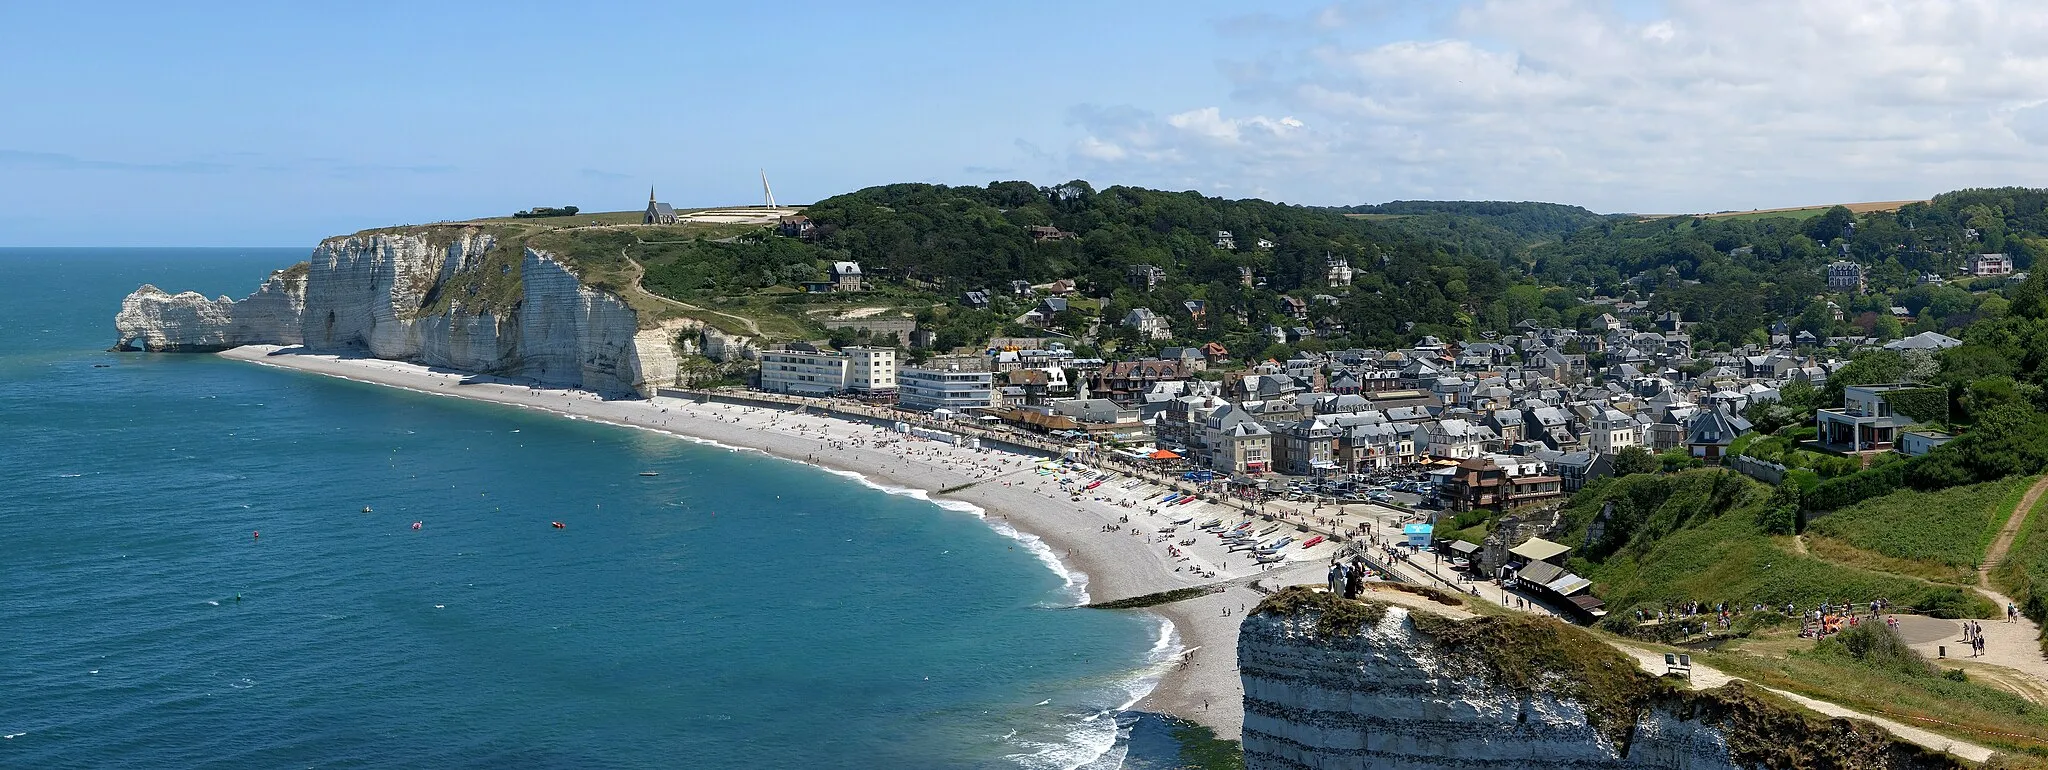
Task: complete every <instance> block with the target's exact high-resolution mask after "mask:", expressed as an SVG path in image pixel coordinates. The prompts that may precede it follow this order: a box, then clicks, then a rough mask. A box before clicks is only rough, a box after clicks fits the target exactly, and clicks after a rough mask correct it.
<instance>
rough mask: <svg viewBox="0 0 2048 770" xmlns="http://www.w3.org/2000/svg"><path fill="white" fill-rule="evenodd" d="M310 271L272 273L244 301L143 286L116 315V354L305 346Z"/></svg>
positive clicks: (301, 268)
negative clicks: (303, 324) (302, 330)
mask: <svg viewBox="0 0 2048 770" xmlns="http://www.w3.org/2000/svg"><path fill="white" fill-rule="evenodd" d="M305 268H306V266H305V265H303V264H300V265H295V266H292V267H289V268H286V269H284V270H279V271H277V272H274V273H271V274H270V277H269V278H267V279H265V280H264V281H263V285H262V286H259V287H257V289H256V293H254V294H251V295H249V296H248V297H245V298H243V299H242V300H241V301H239V302H238V301H235V300H231V299H228V298H227V297H221V298H218V299H207V298H206V297H205V296H204V295H202V294H200V293H198V292H194V291H187V292H181V293H178V294H171V293H169V292H166V291H164V290H162V289H159V288H157V287H155V286H151V285H149V284H143V285H142V288H139V289H136V290H135V292H134V293H132V294H129V295H128V297H127V298H126V299H123V300H121V312H120V313H118V314H116V315H115V316H114V330H115V332H116V333H117V334H118V337H117V338H116V340H115V342H114V348H115V349H116V350H138V349H139V350H148V351H152V352H179V353H185V352H193V353H206V352H212V351H217V350H226V349H228V348H232V347H237V346H240V345H256V344H273V345H296V344H299V341H300V337H299V327H300V323H301V320H300V319H301V318H303V317H304V315H305V310H306V269H305Z"/></svg>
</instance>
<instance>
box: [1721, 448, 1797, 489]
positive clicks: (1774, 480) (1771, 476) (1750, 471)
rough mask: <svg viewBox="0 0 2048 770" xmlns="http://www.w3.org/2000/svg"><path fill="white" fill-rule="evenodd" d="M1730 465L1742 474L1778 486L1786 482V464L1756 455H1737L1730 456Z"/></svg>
mask: <svg viewBox="0 0 2048 770" xmlns="http://www.w3.org/2000/svg"><path fill="white" fill-rule="evenodd" d="M1728 467H1730V468H1734V469H1735V470H1736V471H1738V472H1740V473H1741V474H1742V475H1744V476H1748V477H1750V478H1753V479H1756V480H1757V481H1761V482H1763V483H1765V484H1770V485H1773V486H1776V485H1778V484H1783V483H1785V466H1783V465H1779V464H1777V463H1774V462H1771V461H1769V460H1758V459H1756V458H1754V457H1748V456H1745V455H1736V456H1734V457H1732V458H1729V460H1728Z"/></svg>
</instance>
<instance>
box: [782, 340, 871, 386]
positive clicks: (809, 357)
mask: <svg viewBox="0 0 2048 770" xmlns="http://www.w3.org/2000/svg"><path fill="white" fill-rule="evenodd" d="M761 389H762V390H765V391H768V392H770V393H788V394H791V395H798V396H836V395H840V394H842V393H849V392H851V393H854V394H857V395H861V396H886V395H888V394H890V393H893V392H895V390H896V351H895V350H894V349H892V348H847V349H845V350H821V349H819V348H817V347H816V346H813V345H808V344H804V343H797V344H793V345H790V346H789V347H788V348H787V349H784V350H764V351H762V352H761Z"/></svg>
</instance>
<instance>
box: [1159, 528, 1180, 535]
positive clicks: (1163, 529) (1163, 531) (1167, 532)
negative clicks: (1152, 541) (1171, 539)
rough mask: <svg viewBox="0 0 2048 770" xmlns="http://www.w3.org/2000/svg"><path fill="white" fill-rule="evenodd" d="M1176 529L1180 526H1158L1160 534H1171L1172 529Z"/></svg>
mask: <svg viewBox="0 0 2048 770" xmlns="http://www.w3.org/2000/svg"><path fill="white" fill-rule="evenodd" d="M1176 529H1180V528H1179V527H1160V528H1159V534H1162V535H1171V534H1173V531H1174V530H1176Z"/></svg>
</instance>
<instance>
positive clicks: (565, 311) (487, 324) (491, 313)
mask: <svg viewBox="0 0 2048 770" xmlns="http://www.w3.org/2000/svg"><path fill="white" fill-rule="evenodd" d="M512 249H517V252H516V254H517V256H516V257H515V256H514V252H512ZM295 269H296V268H295ZM283 274H284V272H283V271H281V272H280V274H279V275H283ZM301 274H302V276H303V277H302V278H301V279H300V280H299V282H298V283H297V284H296V285H295V287H294V286H289V285H288V286H285V287H283V290H284V291H290V292H295V293H291V294H290V295H289V296H290V297H291V300H292V301H291V302H290V303H287V304H289V305H290V312H284V311H282V310H280V309H279V303H278V302H276V301H274V300H272V299H270V298H269V293H270V292H271V286H270V284H268V283H266V284H265V288H264V290H263V291H259V292H258V293H257V294H255V295H252V296H251V297H250V298H249V299H246V300H243V301H242V302H229V301H228V300H226V299H225V298H222V299H221V300H218V301H213V302H208V301H206V300H205V298H203V297H200V296H199V295H197V294H186V295H178V296H176V297H171V296H169V295H165V294H164V293H163V292H161V291H159V290H157V289H156V288H155V287H152V286H144V287H142V288H141V289H138V290H136V292H135V293H134V294H131V295H129V297H128V299H127V300H125V301H124V302H123V303H122V312H121V315H120V317H119V318H117V320H116V326H117V327H118V328H119V329H120V333H121V340H122V344H123V345H124V346H127V347H134V346H135V345H136V344H139V345H141V346H142V347H145V348H147V349H150V350H190V351H206V350H221V349H225V348H228V347H233V346H236V345H246V344H259V343H267V344H278V345H296V344H303V345H305V346H306V347H307V348H308V349H310V350H314V351H321V352H341V353H359V354H368V355H370V356H374V357H377V358H387V359H393V360H402V361H413V362H418V363H422V364H426V365H429V366H440V367H447V368H450V369H458V370H462V371H468V372H481V373H488V374H499V375H505V376H509V377H520V378H526V379H531V380H534V381H537V382H539V383H541V384H544V385H549V386H557V387H574V388H583V389H586V390H592V391H597V392H601V393H629V392H631V393H638V394H640V395H649V394H651V393H652V392H653V391H654V389H655V388H657V387H662V386H669V385H673V384H675V382H676V358H677V351H676V339H677V334H678V332H680V329H679V328H676V327H674V326H673V325H671V326H666V327H659V328H653V329H641V328H640V320H639V317H638V314H637V313H636V312H635V311H634V310H633V309H632V308H631V307H629V306H627V305H626V303H625V302H624V301H622V300H620V299H619V298H618V297H616V296H613V295H612V294H610V293H608V292H604V291H599V290H596V289H592V288H590V287H588V286H585V285H584V284H583V283H582V282H581V281H580V280H578V279H577V277H576V276H575V274H574V273H572V272H571V271H570V270H569V268H568V267H566V266H564V265H563V264H562V263H561V262H560V261H559V260H557V259H556V258H554V257H553V256H550V255H548V254H545V253H542V252H539V251H535V250H533V249H528V248H524V247H513V246H503V245H501V244H500V243H498V241H497V239H495V238H494V237H493V236H491V235H490V234H488V233H484V232H482V231H479V230H476V229H471V228H461V229H454V230H447V229H442V230H439V231H434V230H425V231H421V232H417V233H414V232H398V233H377V234H367V235H354V236H348V237H343V238H331V239H328V240H327V241H325V242H323V243H321V244H320V246H319V247H318V248H316V249H314V250H313V256H312V259H311V260H309V263H308V264H307V266H306V268H305V269H304V270H303V271H302V273H301ZM277 280H279V278H278V276H273V277H272V281H277Z"/></svg>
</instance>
